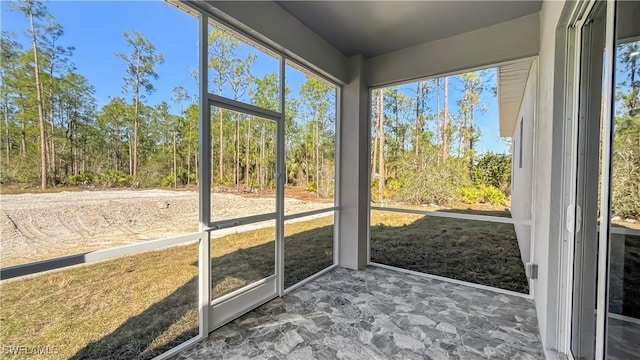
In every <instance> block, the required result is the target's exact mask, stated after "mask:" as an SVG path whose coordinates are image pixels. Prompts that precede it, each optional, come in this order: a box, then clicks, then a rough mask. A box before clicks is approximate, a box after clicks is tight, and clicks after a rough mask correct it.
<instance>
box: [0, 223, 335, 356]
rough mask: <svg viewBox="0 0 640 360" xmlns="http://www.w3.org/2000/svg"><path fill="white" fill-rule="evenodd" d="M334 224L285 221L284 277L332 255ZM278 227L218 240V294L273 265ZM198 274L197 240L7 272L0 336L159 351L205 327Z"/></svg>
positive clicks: (61, 348)
mask: <svg viewBox="0 0 640 360" xmlns="http://www.w3.org/2000/svg"><path fill="white" fill-rule="evenodd" d="M332 223H333V220H332V217H325V218H320V219H315V220H311V221H304V222H298V223H294V224H291V225H287V226H286V228H285V236H286V244H287V246H288V247H289V249H288V250H287V251H288V252H287V256H288V257H290V261H289V262H288V265H287V266H288V267H287V271H289V272H290V274H287V275H286V277H285V281H286V282H289V283H295V282H297V281H299V280H302V279H303V278H304V277H306V276H308V275H311V274H313V273H315V272H316V271H319V270H321V269H322V268H324V267H326V266H329V265H330V264H331V263H332V259H333V255H332V253H331V251H327V243H329V244H332V237H327V236H326V235H327V234H331V236H332V234H333V232H332V230H330V231H329V230H328V229H332V225H331V224H332ZM274 236H275V230H274V228H273V227H270V228H263V229H258V230H252V231H247V232H243V233H236V234H231V235H227V236H224V237H221V238H218V239H213V240H212V248H211V254H212V290H213V293H214V295H215V296H220V295H221V294H224V293H228V292H229V291H232V290H233V289H236V288H239V287H242V286H244V285H246V284H249V283H251V282H252V281H255V280H259V279H261V278H263V277H264V276H268V275H271V274H273V269H274V262H275V258H274V255H275V249H274V242H273V239H274ZM327 240H329V241H327ZM329 248H331V245H329ZM317 254H320V255H317ZM325 255H327V256H325ZM309 256H313V257H314V259H313V260H310V259H309ZM197 277H198V246H197V244H190V245H184V246H177V247H171V248H168V249H163V250H157V251H152V252H146V253H142V254H137V255H132V256H127V257H123V258H119V259H115V260H109V261H105V262H100V263H94V264H87V265H83V266H78V267H74V268H69V269H64V270H60V271H56V272H51V273H45V274H41V275H34V276H31V277H25V278H18V279H12V280H6V281H3V282H1V283H0V343H1V344H2V345H3V346H28V347H32V346H49V348H50V349H53V348H55V349H56V350H57V352H58V353H57V354H51V357H50V358H52V359H68V358H72V359H87V358H90V359H149V358H153V357H154V356H156V355H158V354H160V353H162V352H164V351H166V350H168V349H170V348H171V347H174V346H176V345H178V344H180V343H182V342H184V341H186V340H188V339H190V338H192V337H193V336H195V335H197V332H198V312H197V302H198V283H197ZM21 357H27V355H25V354H22V355H15V356H11V358H21Z"/></svg>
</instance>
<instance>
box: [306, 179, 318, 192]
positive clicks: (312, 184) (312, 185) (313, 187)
mask: <svg viewBox="0 0 640 360" xmlns="http://www.w3.org/2000/svg"><path fill="white" fill-rule="evenodd" d="M307 191H310V192H316V191H318V186H317V185H316V182H315V181H312V182H310V183H309V184H307Z"/></svg>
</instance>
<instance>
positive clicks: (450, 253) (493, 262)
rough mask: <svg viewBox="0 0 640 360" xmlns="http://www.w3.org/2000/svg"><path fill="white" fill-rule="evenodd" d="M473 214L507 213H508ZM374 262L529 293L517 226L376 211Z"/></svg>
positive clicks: (479, 213)
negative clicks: (515, 228) (517, 235)
mask: <svg viewBox="0 0 640 360" xmlns="http://www.w3.org/2000/svg"><path fill="white" fill-rule="evenodd" d="M448 211H451V210H448ZM473 213H474V214H478V215H493V216H498V215H501V216H504V214H503V212H488V211H484V212H479V211H473ZM371 260H372V261H374V262H377V263H381V264H387V265H392V266H397V267H401V268H405V269H409V270H414V271H419V272H423V273H428V274H433V275H439V276H444V277H448V278H452V279H457V280H463V281H468V282H472V283H477V284H482V285H487V286H493V287H497V288H501V289H505V290H511V291H517V292H522V293H528V292H529V286H528V283H527V278H526V276H525V274H524V266H523V264H522V260H521V259H520V250H519V248H518V241H517V238H516V234H515V231H514V228H513V225H511V224H500V223H492V222H486V221H472V220H460V219H450V218H442V217H433V216H423V215H415V214H403V213H396V212H388V211H372V213H371Z"/></svg>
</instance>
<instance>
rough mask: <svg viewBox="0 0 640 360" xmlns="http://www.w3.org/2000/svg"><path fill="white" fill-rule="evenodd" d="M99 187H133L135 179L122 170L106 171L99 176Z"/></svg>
mask: <svg viewBox="0 0 640 360" xmlns="http://www.w3.org/2000/svg"><path fill="white" fill-rule="evenodd" d="M97 178H98V179H97V182H98V185H100V186H104V187H122V186H131V184H132V183H133V178H132V177H131V176H130V175H128V174H125V173H124V172H122V171H120V170H106V171H105V172H103V173H100V174H99V175H98V176H97Z"/></svg>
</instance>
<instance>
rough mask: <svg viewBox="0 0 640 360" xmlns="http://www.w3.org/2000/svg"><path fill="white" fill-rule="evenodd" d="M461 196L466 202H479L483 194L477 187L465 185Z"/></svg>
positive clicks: (461, 189)
mask: <svg viewBox="0 0 640 360" xmlns="http://www.w3.org/2000/svg"><path fill="white" fill-rule="evenodd" d="M460 198H461V200H462V202H463V203H465V204H477V203H479V202H480V199H481V198H482V195H481V194H480V190H479V189H478V188H476V187H472V186H463V187H461V188H460Z"/></svg>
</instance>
